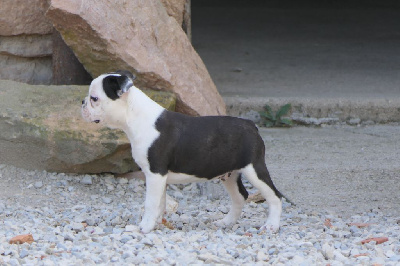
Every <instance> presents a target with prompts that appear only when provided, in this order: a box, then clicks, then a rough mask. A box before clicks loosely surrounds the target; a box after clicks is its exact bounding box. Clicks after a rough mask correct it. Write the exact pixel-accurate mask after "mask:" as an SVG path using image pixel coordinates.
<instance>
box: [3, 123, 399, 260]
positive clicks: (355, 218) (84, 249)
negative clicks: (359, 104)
mask: <svg viewBox="0 0 400 266" xmlns="http://www.w3.org/2000/svg"><path fill="white" fill-rule="evenodd" d="M399 129H400V128H399V127H398V126H372V127H347V126H344V127H343V126H329V127H326V128H302V127H298V128H293V129H289V130H285V129H261V130H260V131H261V133H262V135H263V136H264V138H265V142H266V146H267V151H268V152H267V156H266V157H267V161H268V166H269V168H270V172H271V174H272V176H273V177H274V181H275V183H276V184H277V186H278V188H279V189H280V190H281V191H282V192H284V194H286V195H287V196H288V197H289V198H290V199H291V200H292V201H294V202H295V203H296V206H294V205H292V204H290V203H287V202H286V201H285V202H284V210H283V214H282V219H281V229H280V231H279V233H277V234H272V235H267V234H266V233H265V232H262V231H259V227H260V226H261V225H263V223H264V222H265V219H266V212H265V208H267V205H266V204H265V203H254V202H250V203H248V204H246V205H245V208H244V212H243V214H242V217H241V219H240V220H239V222H238V224H237V225H234V226H233V227H232V228H226V229H221V228H218V227H217V226H215V225H214V221H215V220H217V219H220V218H222V217H223V215H224V214H225V213H227V211H228V206H229V201H228V199H227V197H225V194H224V193H219V194H218V193H216V194H217V196H215V195H214V196H207V195H200V193H199V189H198V188H197V185H196V184H189V185H178V186H169V188H168V191H167V193H168V194H169V195H170V196H171V197H172V198H174V199H175V200H176V201H177V202H178V203H179V207H178V210H177V211H176V212H171V213H168V214H167V215H166V217H165V218H166V220H167V222H168V223H167V225H159V227H158V229H157V230H155V231H154V232H152V233H149V234H147V235H143V234H141V233H140V232H139V230H138V227H137V226H136V225H137V224H138V223H139V221H140V215H141V214H142V212H143V201H144V183H143V181H141V180H138V179H127V178H114V176H112V175H92V176H90V175H71V174H62V173H61V174H54V173H46V172H37V171H27V170H23V169H18V168H15V167H12V166H8V165H0V180H1V182H0V265H3V264H4V265H20V264H23V265H91V264H107V265H121V264H141V263H144V264H154V263H160V264H163V265H170V264H178V265H187V264H193V263H196V264H202V263H207V264H216V263H222V264H237V265H239V264H255V263H259V264H265V263H270V264H274V265H327V264H330V265H357V264H359V265H372V264H381V265H400V243H399V239H400V226H399V223H400V218H399V216H398V215H399V213H398V212H399V208H398V207H399V203H398V202H399V196H400V195H399V193H398V190H399V187H398V177H399V172H400V171H399V169H400V167H399V164H400V163H399V162H398V161H399V160H398V158H399V157H400V156H399V151H398V149H397V150H396V147H395V145H396V144H398V143H399V142H398V140H399V138H400V137H399V134H398V132H399ZM245 185H246V186H247V187H248V190H249V191H250V192H252V193H253V192H255V190H253V188H252V187H251V186H250V185H249V184H248V183H245ZM212 186H214V190H216V189H218V188H221V189H222V187H221V185H220V184H218V183H215V184H213V185H212ZM352 223H367V226H365V225H364V226H365V227H359V226H361V225H357V224H355V225H354V224H353V225H352ZM20 234H32V235H33V238H34V240H35V241H34V242H33V243H32V244H27V243H25V244H22V245H15V244H13V245H11V244H9V240H10V239H11V238H12V237H14V236H16V235H20ZM371 237H387V241H386V242H384V243H382V244H378V243H376V242H369V243H366V244H362V243H361V242H362V241H363V240H365V239H368V238H371Z"/></svg>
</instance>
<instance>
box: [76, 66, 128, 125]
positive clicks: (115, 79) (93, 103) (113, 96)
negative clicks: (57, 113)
mask: <svg viewBox="0 0 400 266" xmlns="http://www.w3.org/2000/svg"><path fill="white" fill-rule="evenodd" d="M134 80H135V76H133V75H132V73H130V72H128V71H117V72H112V73H106V74H102V75H100V76H99V77H97V78H96V79H94V80H93V81H92V83H91V84H90V87H89V95H88V96H87V97H86V98H85V99H84V100H83V101H82V117H83V118H84V119H85V120H86V121H88V122H94V123H100V124H101V125H104V126H107V127H111V128H123V127H124V125H125V123H126V111H127V95H128V93H129V89H130V88H131V87H132V86H133V81H134Z"/></svg>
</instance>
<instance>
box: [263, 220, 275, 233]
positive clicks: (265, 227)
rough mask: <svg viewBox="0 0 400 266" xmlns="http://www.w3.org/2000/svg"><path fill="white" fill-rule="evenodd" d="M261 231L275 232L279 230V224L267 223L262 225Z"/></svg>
mask: <svg viewBox="0 0 400 266" xmlns="http://www.w3.org/2000/svg"><path fill="white" fill-rule="evenodd" d="M260 231H265V232H266V233H267V234H275V233H278V231H279V224H277V223H268V222H267V223H266V224H264V225H263V226H261V228H260Z"/></svg>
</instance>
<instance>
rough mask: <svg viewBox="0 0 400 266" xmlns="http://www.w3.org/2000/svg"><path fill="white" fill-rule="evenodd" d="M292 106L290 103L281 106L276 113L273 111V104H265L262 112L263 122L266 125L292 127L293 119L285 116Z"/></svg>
mask: <svg viewBox="0 0 400 266" xmlns="http://www.w3.org/2000/svg"><path fill="white" fill-rule="evenodd" d="M291 108H292V105H291V104H290V103H288V104H285V105H283V106H281V108H279V110H278V111H276V113H274V112H273V111H272V108H271V106H269V105H268V104H267V105H265V106H264V111H261V112H260V115H261V124H262V125H263V126H266V127H290V126H292V125H293V121H292V120H291V119H290V118H287V117H283V116H285V115H287V114H288V113H289V111H290V109H291Z"/></svg>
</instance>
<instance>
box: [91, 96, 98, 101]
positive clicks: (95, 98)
mask: <svg viewBox="0 0 400 266" xmlns="http://www.w3.org/2000/svg"><path fill="white" fill-rule="evenodd" d="M90 99H91V100H92V101H94V102H97V100H98V99H99V98H97V97H93V96H90Z"/></svg>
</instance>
